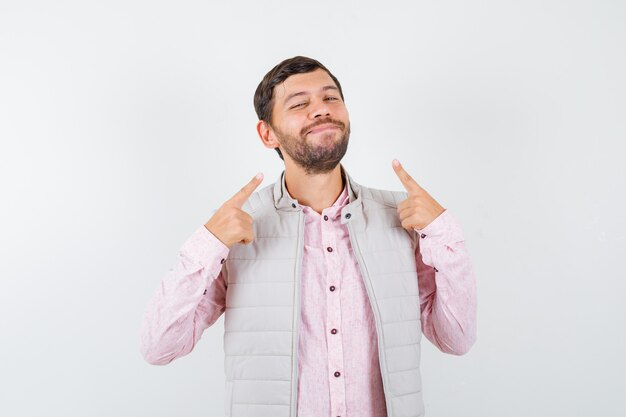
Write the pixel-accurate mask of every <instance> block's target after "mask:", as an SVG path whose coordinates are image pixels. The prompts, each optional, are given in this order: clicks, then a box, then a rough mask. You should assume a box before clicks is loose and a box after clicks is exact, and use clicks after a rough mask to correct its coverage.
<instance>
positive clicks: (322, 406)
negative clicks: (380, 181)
mask: <svg viewBox="0 0 626 417" xmlns="http://www.w3.org/2000/svg"><path fill="white" fill-rule="evenodd" d="M254 105H255V109H256V112H257V114H258V117H259V122H258V124H257V131H258V134H259V137H260V139H261V141H262V142H263V144H264V145H265V146H266V147H267V148H273V149H276V151H277V152H278V154H279V156H280V157H281V159H283V160H284V163H285V170H284V171H283V172H282V173H281V175H280V177H279V178H278V180H277V181H276V182H275V183H273V184H271V185H269V186H266V187H265V188H262V189H260V190H259V191H256V189H257V187H258V186H259V184H260V183H261V181H262V175H260V174H259V175H258V176H256V177H255V178H253V179H252V180H251V181H250V182H249V183H248V184H246V185H245V186H244V187H243V188H241V190H239V191H238V192H237V193H236V194H235V195H234V196H232V197H231V198H230V199H229V200H227V201H226V202H224V204H223V205H222V206H220V207H219V208H218V209H217V210H215V211H214V212H213V213H212V216H211V218H210V219H209V220H208V221H207V223H206V224H205V225H203V226H201V227H199V228H198V229H197V230H196V231H195V233H194V234H193V235H192V236H191V237H190V238H189V239H188V240H187V241H186V242H185V243H184V245H183V246H182V248H181V250H180V253H179V260H178V262H177V264H176V265H175V266H174V268H172V269H171V270H170V272H169V274H168V275H167V276H166V277H165V278H164V279H163V281H162V282H161V284H160V285H159V287H158V288H157V290H156V292H155V294H154V295H153V297H152V299H151V300H150V302H149V304H148V306H147V308H146V312H145V316H144V321H143V325H142V329H141V353H142V355H143V356H144V358H145V360H146V361H148V362H149V363H151V364H155V365H164V364H167V363H169V362H171V361H173V360H174V359H176V358H178V357H180V356H183V355H186V354H188V353H189V352H191V350H192V349H193V348H194V346H195V345H196V343H197V342H198V340H199V339H200V337H201V335H202V332H203V331H204V330H205V329H206V328H207V327H209V326H210V325H212V324H213V323H214V322H215V321H216V320H217V319H218V317H219V316H220V315H221V314H222V313H225V320H224V326H225V334H224V350H225V354H226V357H225V372H226V397H227V398H226V415H227V416H232V417H244V416H247V417H266V416H267V417H296V416H297V417H321V416H324V417H329V416H330V417H336V416H341V417H384V416H388V417H409V416H410V417H417V416H422V415H424V406H423V400H422V389H421V377H420V371H419V362H420V342H421V339H422V332H423V333H424V334H425V335H426V337H427V338H428V340H430V341H431V342H432V343H433V344H434V345H435V346H437V348H439V349H440V350H441V351H443V352H446V353H450V354H455V355H461V354H464V353H466V352H467V351H468V350H469V349H470V347H471V346H472V345H473V344H474V342H475V340H476V283H475V277H474V272H473V268H472V265H471V262H470V259H469V255H468V252H467V250H466V248H465V246H464V237H463V233H462V230H461V227H460V225H459V223H458V222H457V221H456V219H455V218H454V217H453V216H452V215H451V214H450V213H449V211H448V210H446V209H445V208H443V207H442V206H441V205H440V204H439V203H437V201H436V200H435V199H434V198H433V197H431V196H430V195H429V194H428V193H427V192H426V191H425V190H424V189H423V188H421V187H420V186H419V184H418V183H417V182H416V181H415V180H414V179H413V178H411V176H410V175H409V174H408V173H407V172H406V171H405V170H404V168H403V167H402V166H401V165H400V164H399V163H398V162H397V161H396V160H394V161H393V163H392V167H393V169H394V171H395V173H396V174H397V176H398V178H399V180H400V182H401V183H402V185H403V187H404V188H405V189H406V192H400V191H387V190H378V189H372V188H369V187H365V186H363V185H359V184H358V183H356V182H355V181H354V180H353V179H352V178H351V176H350V175H349V174H348V173H347V171H346V169H345V167H344V166H343V165H342V164H341V163H340V161H341V159H342V157H343V156H344V154H345V153H346V150H347V147H348V140H349V137H350V120H349V117H348V111H347V109H346V106H345V103H344V98H343V92H342V90H341V85H340V83H339V81H338V80H337V79H336V78H335V77H334V76H333V75H332V74H331V73H330V71H329V70H328V69H327V68H326V67H324V66H323V65H322V64H321V63H319V62H318V61H316V60H313V59H310V58H306V57H301V56H297V57H294V58H291V59H287V60H285V61H283V62H281V63H280V64H278V65H277V66H276V67H274V68H273V69H272V70H271V71H269V72H268V73H267V74H266V75H265V77H264V78H263V80H262V81H261V83H260V84H259V86H258V88H257V90H256V92H255V97H254Z"/></svg>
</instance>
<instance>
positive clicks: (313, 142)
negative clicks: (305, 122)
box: [274, 119, 350, 175]
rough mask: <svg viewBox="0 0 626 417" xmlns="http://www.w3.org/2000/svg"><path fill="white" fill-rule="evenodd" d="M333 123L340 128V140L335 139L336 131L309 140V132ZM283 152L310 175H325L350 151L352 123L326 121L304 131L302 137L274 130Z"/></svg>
mask: <svg viewBox="0 0 626 417" xmlns="http://www.w3.org/2000/svg"><path fill="white" fill-rule="evenodd" d="M324 123H332V124H334V125H336V126H338V127H339V132H340V133H339V134H340V137H339V139H335V137H336V135H337V131H336V130H330V131H326V132H321V133H318V134H316V135H317V136H319V137H318V138H312V139H309V138H307V132H308V131H310V130H311V129H313V128H315V127H316V126H318V125H321V124H324ZM274 132H275V133H276V136H277V138H278V142H279V143H280V144H281V145H282V150H283V151H284V152H286V153H287V155H289V156H290V157H291V159H293V161H294V162H295V163H296V164H297V165H299V166H300V167H302V168H303V169H304V172H305V173H306V174H308V175H311V174H324V173H327V172H330V171H332V170H333V169H335V167H336V166H337V164H339V162H340V161H341V159H342V158H343V156H344V155H345V154H346V151H347V150H348V142H349V140H350V123H348V126H346V125H345V124H344V123H342V122H340V121H339V120H332V119H325V120H321V121H317V122H315V123H313V124H312V125H311V126H307V127H306V128H304V129H302V131H301V132H300V135H298V136H297V135H290V134H287V133H283V132H280V131H279V130H278V129H276V128H274Z"/></svg>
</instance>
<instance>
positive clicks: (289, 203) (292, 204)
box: [273, 163, 362, 223]
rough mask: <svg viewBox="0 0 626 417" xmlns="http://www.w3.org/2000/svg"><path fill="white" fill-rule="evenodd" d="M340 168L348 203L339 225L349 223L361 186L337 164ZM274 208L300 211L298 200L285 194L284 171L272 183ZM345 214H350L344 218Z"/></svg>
mask: <svg viewBox="0 0 626 417" xmlns="http://www.w3.org/2000/svg"><path fill="white" fill-rule="evenodd" d="M339 166H340V168H341V174H342V176H343V178H344V179H347V181H346V184H347V187H348V198H349V201H350V202H349V203H348V204H346V205H345V207H343V208H342V209H341V223H346V222H347V221H350V219H351V218H352V213H354V212H355V211H356V210H355V209H357V208H359V206H360V205H361V202H362V196H361V186H360V185H359V184H357V183H356V182H354V180H353V179H352V177H351V176H350V175H349V174H348V172H347V171H346V169H345V168H344V166H343V164H341V163H340V164H339ZM273 192H274V206H275V207H276V209H277V210H282V211H300V210H301V209H300V206H298V200H296V199H295V198H292V197H291V196H290V195H289V192H287V187H286V185H285V170H283V171H282V172H281V174H280V176H279V177H278V180H277V181H276V182H275V183H274V191H273ZM347 214H350V215H349V216H347V217H346V215H347Z"/></svg>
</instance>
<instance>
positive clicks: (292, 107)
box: [289, 103, 304, 109]
mask: <svg viewBox="0 0 626 417" xmlns="http://www.w3.org/2000/svg"><path fill="white" fill-rule="evenodd" d="M300 106H304V103H298V104H296V105H293V106H291V107H289V108H290V109H295V108H296V107H300Z"/></svg>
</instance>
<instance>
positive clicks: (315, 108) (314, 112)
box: [309, 100, 330, 119]
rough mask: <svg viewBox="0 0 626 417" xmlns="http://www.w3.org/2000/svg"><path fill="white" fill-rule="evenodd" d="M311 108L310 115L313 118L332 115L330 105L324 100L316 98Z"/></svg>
mask: <svg viewBox="0 0 626 417" xmlns="http://www.w3.org/2000/svg"><path fill="white" fill-rule="evenodd" d="M310 109H311V112H310V113H309V117H310V118H312V119H315V118H318V117H326V116H330V107H329V106H328V103H327V102H326V101H324V100H315V102H314V103H313V105H312V106H311V107H310Z"/></svg>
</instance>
